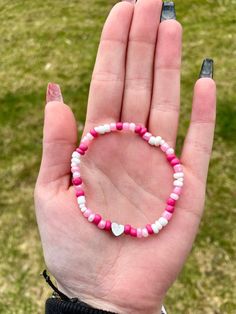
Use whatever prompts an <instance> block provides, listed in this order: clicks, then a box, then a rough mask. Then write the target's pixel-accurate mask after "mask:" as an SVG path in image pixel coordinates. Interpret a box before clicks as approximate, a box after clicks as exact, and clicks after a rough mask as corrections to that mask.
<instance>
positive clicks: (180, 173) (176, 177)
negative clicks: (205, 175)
mask: <svg viewBox="0 0 236 314" xmlns="http://www.w3.org/2000/svg"><path fill="white" fill-rule="evenodd" d="M173 177H174V178H175V179H179V178H183V177H184V173H183V172H176V173H174V174H173Z"/></svg>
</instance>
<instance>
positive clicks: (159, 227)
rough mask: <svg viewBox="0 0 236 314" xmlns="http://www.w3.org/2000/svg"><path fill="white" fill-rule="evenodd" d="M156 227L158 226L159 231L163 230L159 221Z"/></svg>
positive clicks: (156, 222)
mask: <svg viewBox="0 0 236 314" xmlns="http://www.w3.org/2000/svg"><path fill="white" fill-rule="evenodd" d="M155 225H156V226H157V228H158V230H159V231H160V230H161V229H162V228H163V226H162V225H161V224H160V222H159V220H157V221H155Z"/></svg>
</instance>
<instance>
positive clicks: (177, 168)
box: [173, 165, 183, 172]
mask: <svg viewBox="0 0 236 314" xmlns="http://www.w3.org/2000/svg"><path fill="white" fill-rule="evenodd" d="M173 168H174V171H175V172H182V171H183V168H182V166H181V165H176V166H174V167H173Z"/></svg>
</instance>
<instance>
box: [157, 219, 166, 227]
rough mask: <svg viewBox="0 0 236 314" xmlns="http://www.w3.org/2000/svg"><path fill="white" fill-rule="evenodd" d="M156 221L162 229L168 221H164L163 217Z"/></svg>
mask: <svg viewBox="0 0 236 314" xmlns="http://www.w3.org/2000/svg"><path fill="white" fill-rule="evenodd" d="M158 221H159V223H160V224H161V225H162V226H163V227H164V226H166V225H167V224H168V220H167V219H165V218H164V217H161V218H159V219H158Z"/></svg>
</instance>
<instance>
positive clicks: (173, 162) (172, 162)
mask: <svg viewBox="0 0 236 314" xmlns="http://www.w3.org/2000/svg"><path fill="white" fill-rule="evenodd" d="M179 163H180V161H179V159H178V158H175V159H172V160H171V162H170V164H171V166H176V165H178V164H179Z"/></svg>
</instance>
